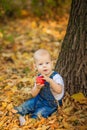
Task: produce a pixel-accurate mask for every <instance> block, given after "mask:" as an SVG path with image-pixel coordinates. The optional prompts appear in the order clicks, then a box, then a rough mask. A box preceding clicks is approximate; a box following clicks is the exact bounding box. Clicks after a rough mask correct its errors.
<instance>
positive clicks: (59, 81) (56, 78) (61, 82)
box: [53, 74, 64, 87]
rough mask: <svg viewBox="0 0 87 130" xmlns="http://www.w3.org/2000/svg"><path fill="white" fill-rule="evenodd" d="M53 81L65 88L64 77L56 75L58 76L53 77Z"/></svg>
mask: <svg viewBox="0 0 87 130" xmlns="http://www.w3.org/2000/svg"><path fill="white" fill-rule="evenodd" d="M53 80H54V81H55V82H56V83H58V84H60V85H62V86H63V87H64V81H63V78H62V76H60V74H56V75H55V76H54V77H53Z"/></svg>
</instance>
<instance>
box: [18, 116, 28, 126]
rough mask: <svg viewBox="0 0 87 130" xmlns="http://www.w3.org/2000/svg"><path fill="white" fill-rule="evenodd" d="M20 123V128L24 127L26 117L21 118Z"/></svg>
mask: <svg viewBox="0 0 87 130" xmlns="http://www.w3.org/2000/svg"><path fill="white" fill-rule="evenodd" d="M19 121H20V126H23V125H24V124H25V121H26V120H25V117H24V116H19Z"/></svg>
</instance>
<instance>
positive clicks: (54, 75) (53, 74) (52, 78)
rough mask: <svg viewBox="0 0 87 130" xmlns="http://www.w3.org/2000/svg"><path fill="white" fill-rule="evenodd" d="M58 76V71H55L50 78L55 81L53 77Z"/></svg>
mask: <svg viewBox="0 0 87 130" xmlns="http://www.w3.org/2000/svg"><path fill="white" fill-rule="evenodd" d="M56 74H58V73H57V72H56V71H53V73H52V74H51V75H50V78H51V79H53V77H54V76H55V75H56Z"/></svg>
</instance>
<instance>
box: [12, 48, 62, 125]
mask: <svg viewBox="0 0 87 130" xmlns="http://www.w3.org/2000/svg"><path fill="white" fill-rule="evenodd" d="M34 66H35V68H36V69H37V70H38V76H39V75H41V76H43V79H44V80H45V83H43V84H40V83H38V82H35V84H34V87H33V88H32V90H31V94H32V96H33V98H31V99H29V100H27V101H25V102H24V103H23V104H21V105H20V106H18V107H15V108H14V109H13V110H12V112H13V113H19V114H20V115H21V116H20V125H24V123H25V118H24V116H25V115H26V114H30V115H31V117H32V118H38V117H39V116H42V117H44V118H47V117H48V116H50V115H51V114H52V113H53V112H55V111H56V110H57V108H58V105H60V106H61V105H62V98H63V96H64V82H63V78H62V77H61V76H60V74H58V73H57V72H55V71H54V70H53V69H52V68H53V63H52V60H51V56H50V54H49V52H48V51H47V50H45V49H39V50H37V51H36V52H35V53H34Z"/></svg>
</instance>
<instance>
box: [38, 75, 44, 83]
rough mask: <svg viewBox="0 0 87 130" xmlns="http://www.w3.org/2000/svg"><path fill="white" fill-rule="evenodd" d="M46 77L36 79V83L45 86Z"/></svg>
mask: <svg viewBox="0 0 87 130" xmlns="http://www.w3.org/2000/svg"><path fill="white" fill-rule="evenodd" d="M43 78H44V77H43V76H42V75H40V76H38V77H37V78H36V83H37V84H44V83H45V80H44V79H43Z"/></svg>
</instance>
